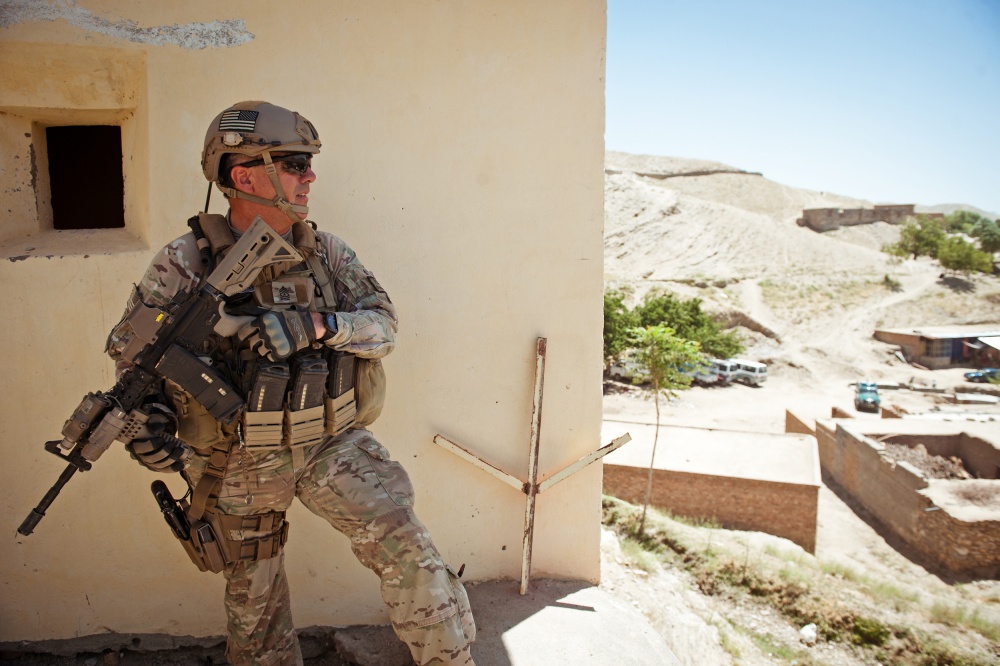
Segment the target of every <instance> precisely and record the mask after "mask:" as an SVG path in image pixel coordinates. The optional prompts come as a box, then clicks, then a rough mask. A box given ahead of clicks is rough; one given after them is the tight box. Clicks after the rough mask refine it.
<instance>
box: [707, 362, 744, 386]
mask: <svg viewBox="0 0 1000 666" xmlns="http://www.w3.org/2000/svg"><path fill="white" fill-rule="evenodd" d="M739 370H740V364H739V363H737V362H736V361H732V360H729V361H724V360H722V359H721V358H713V359H712V361H711V363H709V365H708V371H709V372H714V373H715V374H716V375H717V376H718V377H719V382H720V383H721V384H728V383H729V382H731V381H733V380H734V379H736V375H737V374H739Z"/></svg>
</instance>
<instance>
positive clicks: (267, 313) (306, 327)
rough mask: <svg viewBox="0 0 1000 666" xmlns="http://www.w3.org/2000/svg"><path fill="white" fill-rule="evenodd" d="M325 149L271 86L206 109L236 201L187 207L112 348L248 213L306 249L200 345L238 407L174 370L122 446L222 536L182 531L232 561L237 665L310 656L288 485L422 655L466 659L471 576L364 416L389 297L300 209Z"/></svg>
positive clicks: (240, 301) (223, 564) (210, 565)
mask: <svg viewBox="0 0 1000 666" xmlns="http://www.w3.org/2000/svg"><path fill="white" fill-rule="evenodd" d="M319 151H320V141H319V136H318V135H317V133H316V130H315V128H314V127H313V126H312V124H311V123H310V122H309V121H308V120H306V119H305V118H303V117H302V116H300V115H299V114H298V113H295V112H292V111H289V110H287V109H284V108H281V107H279V106H275V105H272V104H268V103H266V102H241V103H239V104H235V105H233V106H232V107H230V108H228V109H226V110H225V111H223V112H222V113H221V114H219V115H218V116H217V117H216V118H215V119H214V120H213V121H212V124H211V126H210V127H209V128H208V133H207V134H206V137H205V145H204V152H203V154H202V170H203V172H204V174H205V177H206V178H207V179H208V180H209V181H210V185H209V188H210V190H209V191H211V183H215V185H216V186H217V187H218V188H219V189H220V190H221V191H222V192H223V193H224V194H225V196H226V198H227V200H228V203H229V213H228V215H227V216H225V217H223V216H221V215H208V214H207V211H206V213H205V214H201V215H199V216H198V218H192V220H191V221H189V223H190V224H191V226H192V233H189V234H186V235H184V236H181V237H180V238H178V239H177V240H175V241H173V242H171V243H170V244H168V245H167V246H166V247H164V248H163V249H162V250H161V251H160V252H159V253H158V254H157V256H156V257H155V258H154V259H153V261H152V263H151V264H150V267H149V268H148V269H147V271H146V274H145V276H144V277H143V279H142V281H141V282H140V283H139V284H138V285H137V286H136V289H135V291H134V292H133V294H132V297H131V299H130V301H129V304H128V307H127V308H126V316H125V317H123V319H122V322H121V323H119V325H118V326H117V327H116V328H115V329H114V330H113V331H112V332H111V334H110V336H109V337H108V344H107V351H108V352H109V353H110V354H111V356H112V357H113V358H115V359H116V360H117V361H118V364H119V366H120V369H124V367H127V361H125V360H123V359H121V356H120V352H121V350H122V349H124V348H125V347H126V346H127V345H128V343H129V340H130V338H131V337H132V335H133V334H134V333H133V331H132V330H131V329H130V327H129V324H128V313H130V312H131V311H132V310H133V308H136V307H138V306H139V304H145V305H146V306H147V307H148V306H156V307H163V306H165V305H166V304H168V303H170V301H171V299H172V298H173V297H174V296H175V295H176V294H177V293H179V292H181V291H182V290H191V289H196V288H197V287H198V286H199V284H200V281H201V280H203V279H204V278H205V277H206V276H207V274H208V273H209V272H211V268H212V267H213V266H214V264H215V263H217V262H218V260H219V259H221V258H222V257H223V256H225V253H226V251H227V249H228V248H229V247H230V246H232V244H233V243H234V242H235V240H236V239H238V238H239V237H240V235H241V234H242V233H243V232H245V231H246V230H247V229H248V228H249V227H250V226H251V224H252V223H253V222H254V221H255V220H256V219H257V218H260V219H261V220H263V221H264V222H265V223H266V224H267V225H268V226H270V227H271V228H272V229H274V230H275V231H276V232H277V233H279V234H282V235H283V237H284V238H286V240H288V241H289V242H290V243H291V244H292V245H293V246H294V247H295V249H296V250H297V251H298V252H299V254H301V255H302V257H303V258H304V259H305V260H304V261H303V262H300V263H298V264H297V265H285V266H280V267H279V268H278V269H276V270H265V271H264V272H263V273H262V274H261V276H260V277H259V278H258V279H257V281H256V282H255V283H254V286H253V287H252V288H251V289H249V290H247V291H246V292H245V293H241V294H238V295H236V296H235V297H232V298H230V299H229V302H228V303H227V306H226V316H225V317H224V322H223V324H224V325H223V326H220V327H216V331H217V333H218V334H217V335H214V336H212V339H211V340H209V341H208V342H207V343H206V344H205V345H204V346H203V348H202V349H201V354H202V355H203V358H209V359H211V363H212V365H213V366H214V367H215V368H216V369H218V370H219V371H220V372H221V373H222V374H223V376H224V377H225V378H226V379H228V380H229V381H230V383H231V384H232V385H233V386H234V387H238V388H239V390H240V391H242V392H243V397H244V399H245V400H246V403H247V407H246V410H245V412H244V413H243V414H242V416H241V417H240V418H238V419H237V420H236V421H234V422H233V423H232V424H226V423H221V422H219V421H216V420H215V419H214V418H213V417H212V415H211V414H209V413H208V412H207V411H206V410H205V409H204V408H203V407H201V405H200V404H199V403H198V402H197V401H195V400H194V399H193V398H192V396H190V395H188V394H186V393H185V392H184V391H182V390H181V389H180V388H179V387H178V386H177V385H175V384H172V383H171V382H170V381H169V380H166V381H165V385H164V391H163V396H162V397H161V399H160V400H159V401H158V403H157V405H156V408H155V410H156V413H155V414H154V416H152V417H150V424H149V430H150V431H151V432H153V433H154V436H151V437H148V438H146V439H141V440H136V441H133V442H132V443H131V444H130V445H129V451H130V452H131V454H132V456H133V457H134V458H135V459H136V460H138V461H139V462H140V463H142V464H143V465H144V466H146V467H148V468H150V469H153V470H155V471H161V472H169V471H179V472H181V474H182V475H183V476H184V478H185V480H186V481H187V483H188V485H189V487H190V492H191V494H190V496H189V497H190V506H189V507H188V505H187V504H185V505H184V506H185V508H187V509H188V510H187V514H188V516H187V517H188V519H190V520H191V521H192V524H193V525H202V524H206V525H209V526H210V527H211V528H212V534H213V535H214V536H215V537H218V540H217V542H214V543H216V544H217V549H216V550H211V549H209V548H208V546H206V547H205V549H204V550H198V547H197V546H191V545H190V544H191V543H197V542H196V541H195V540H193V539H192V540H188V541H182V542H181V543H182V544H184V545H185V548H186V550H188V554H189V555H190V556H191V557H192V560H194V561H195V563H196V564H198V566H199V568H201V569H203V570H221V571H222V573H223V574H224V575H225V578H226V593H225V608H226V615H227V618H228V634H227V637H228V641H227V649H226V654H227V656H228V658H229V660H230V661H231V662H232V663H233V664H267V665H270V664H301V663H302V655H301V652H300V650H299V644H298V640H297V638H296V635H295V631H294V628H293V625H292V618H291V609H290V602H289V591H288V581H287V578H286V574H285V569H284V555H283V545H284V542H285V539H286V538H287V534H288V524H287V522H286V521H285V511H286V509H287V508H288V507H289V505H290V504H291V501H292V499H293V497H298V498H299V499H300V500H301V501H302V503H303V504H305V506H306V507H308V508H309V510H311V511H312V512H313V513H315V514H316V515H318V516H320V517H321V518H324V519H325V520H326V521H328V522H329V523H330V524H331V525H332V526H333V527H334V528H335V529H337V530H338V531H340V532H341V533H343V534H345V535H346V536H347V537H348V538H349V539H350V540H351V546H352V549H353V551H354V554H355V555H356V556H357V558H358V560H359V561H360V562H361V563H362V564H363V565H364V566H366V567H367V568H369V569H371V570H372V571H373V572H375V573H376V574H377V575H378V576H379V578H380V579H381V590H382V598H383V600H384V601H385V604H386V607H387V608H388V612H389V617H390V619H391V621H392V625H393V628H394V629H395V631H396V634H397V635H398V636H399V637H400V638H401V639H402V640H403V641H404V642H406V643H407V645H408V646H409V648H410V652H411V653H412V655H413V658H414V661H415V662H416V663H417V664H472V663H473V661H472V657H471V654H470V644H471V643H472V641H473V640H474V638H475V624H474V621H473V619H472V614H471V611H470V609H469V602H468V597H467V596H466V593H465V590H464V588H463V587H462V584H461V583H460V582H459V580H458V577H457V576H456V574H455V573H454V571H453V570H452V569H451V568H450V567H448V566H447V565H446V564H445V563H444V561H443V560H442V558H441V555H440V554H439V553H438V551H437V549H436V548H435V547H434V544H433V543H432V542H431V539H430V536H429V534H428V533H427V529H426V528H425V527H424V525H423V524H422V523H421V522H420V521H419V520H418V519H417V517H416V515H415V514H414V512H413V488H412V486H411V485H410V481H409V478H408V477H407V475H406V472H405V471H404V470H403V468H402V467H401V466H400V465H399V463H397V462H395V461H392V460H391V459H390V457H389V453H388V451H387V450H386V449H385V447H383V446H382V445H381V444H380V443H379V442H378V441H376V440H375V438H374V437H373V436H372V434H371V433H370V432H369V431H368V430H366V429H365V428H364V426H366V425H368V424H370V423H371V422H372V421H374V420H375V418H376V417H377V416H378V414H379V412H380V411H381V407H382V396H383V395H384V373H383V371H382V367H381V363H380V360H379V359H381V358H382V357H384V356H385V355H387V354H388V353H389V352H390V351H392V349H393V347H394V345H395V334H396V310H395V307H394V306H393V304H392V303H391V302H390V300H389V297H388V296H387V295H386V293H385V291H384V290H383V289H382V287H381V286H380V285H379V283H378V282H377V281H376V280H375V277H374V276H373V275H372V274H371V273H370V272H369V271H368V270H367V269H365V267H364V266H362V264H361V262H360V261H358V259H357V257H356V256H355V254H354V252H353V251H352V250H351V248H349V247H348V246H347V245H346V244H345V243H344V242H343V241H342V240H340V239H339V238H337V237H335V236H333V235H332V234H329V233H326V232H324V231H316V230H315V225H313V224H312V223H309V222H307V221H306V216H307V214H308V202H309V189H310V186H311V185H312V183H313V182H315V180H316V174H315V173H314V172H313V170H312V157H313V156H314V155H316V154H318V153H319ZM199 244H200V246H201V247H202V248H204V252H205V254H206V255H207V256H206V258H207V257H208V256H210V257H211V259H210V261H208V262H207V263H208V265H207V266H206V265H203V264H202V262H201V260H200V256H201V254H200V251H199ZM269 268H270V267H269ZM175 427H176V433H177V437H173V436H172V433H173V432H174V428H175ZM209 541H211V539H210V540H209ZM209 545H212V544H209ZM192 548H194V550H192ZM210 550H211V552H209V551H210ZM196 551H197V552H196Z"/></svg>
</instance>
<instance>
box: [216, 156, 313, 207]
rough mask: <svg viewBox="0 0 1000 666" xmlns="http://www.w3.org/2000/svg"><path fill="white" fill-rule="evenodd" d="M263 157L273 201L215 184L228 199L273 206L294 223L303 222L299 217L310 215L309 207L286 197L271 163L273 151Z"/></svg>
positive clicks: (276, 170) (276, 171) (275, 169)
mask: <svg viewBox="0 0 1000 666" xmlns="http://www.w3.org/2000/svg"><path fill="white" fill-rule="evenodd" d="M261 157H262V158H263V159H264V170H265V171H266V172H267V176H268V178H270V179H271V184H272V185H273V186H274V192H275V195H274V198H273V199H265V198H264V197H258V196H256V195H253V194H247V193H246V192H243V191H241V190H237V189H236V188H234V187H223V186H222V184H220V183H219V182H218V181H216V183H215V184H216V185H217V186H218V188H219V189H220V190H221V191H222V193H223V194H225V195H226V196H227V197H233V198H236V199H243V200H244V201H251V202H253V203H257V204H261V205H264V206H271V207H273V208H277V209H278V210H280V211H281V212H282V213H284V214H285V215H287V216H288V219H290V220H291V221H292V222H299V221H301V219H302V218H301V217H299V215H303V216H305V215H308V214H309V206H302V205H299V204H293V203H291V202H290V201H288V198H287V196H286V195H285V188H283V187H282V186H281V180H279V179H278V169H277V167H275V165H274V162H272V161H271V151H269V150H265V151H264V152H263V153H262V154H261Z"/></svg>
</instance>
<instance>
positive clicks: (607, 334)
mask: <svg viewBox="0 0 1000 666" xmlns="http://www.w3.org/2000/svg"><path fill="white" fill-rule="evenodd" d="M627 296H628V292H626V291H623V290H621V289H607V290H605V292H604V365H605V366H607V365H609V364H611V363H612V362H613V361H614V360H615V359H616V358H617V357H618V355H619V354H621V353H622V351H624V350H625V349H626V348H627V347H628V346H629V343H630V342H631V338H630V337H629V330H630V329H632V328H634V327H635V326H637V325H638V324H639V318H638V317H637V316H636V315H635V313H634V312H633V311H632V310H630V309H629V308H628V307H627V306H626V305H625V299H626V297H627Z"/></svg>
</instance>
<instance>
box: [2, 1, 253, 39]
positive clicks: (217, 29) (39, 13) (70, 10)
mask: <svg viewBox="0 0 1000 666" xmlns="http://www.w3.org/2000/svg"><path fill="white" fill-rule="evenodd" d="M58 20H63V21H66V22H67V23H69V24H70V25H72V26H75V27H77V28H80V29H82V30H85V31H87V32H94V33H98V34H101V35H105V36H107V37H113V38H116V39H124V40H126V41H129V42H135V43H137V44H148V45H150V46H166V45H173V46H179V47H180V48H182V49H206V48H227V47H233V46H240V45H241V44H246V43H247V42H249V41H250V40H252V39H253V38H254V35H253V33H251V32H250V31H248V30H247V26H246V21H245V20H244V19H240V18H233V19H223V20H217V21H208V22H204V23H181V24H177V23H174V24H172V25H153V26H146V27H143V26H141V25H139V24H138V23H136V22H135V21H132V20H130V19H125V18H118V17H106V16H101V15H99V14H96V13H94V12H92V11H90V10H89V9H87V8H86V7H81V6H80V5H79V4H78V3H76V2H74V1H73V0H60V1H58V2H49V1H47V0H5V1H4V2H0V29H2V28H8V27H10V26H13V25H16V24H18V23H27V22H37V21H58Z"/></svg>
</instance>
